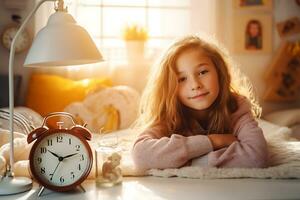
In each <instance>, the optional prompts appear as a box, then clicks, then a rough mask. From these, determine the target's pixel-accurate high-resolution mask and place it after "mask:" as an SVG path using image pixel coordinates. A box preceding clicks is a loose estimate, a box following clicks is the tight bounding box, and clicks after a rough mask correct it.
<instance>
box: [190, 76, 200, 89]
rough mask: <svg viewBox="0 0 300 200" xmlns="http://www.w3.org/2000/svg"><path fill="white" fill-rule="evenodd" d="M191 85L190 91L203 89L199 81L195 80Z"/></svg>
mask: <svg viewBox="0 0 300 200" xmlns="http://www.w3.org/2000/svg"><path fill="white" fill-rule="evenodd" d="M191 84H192V90H198V89H200V88H202V87H203V85H202V83H201V81H200V80H198V79H195V78H194V79H193V80H192V82H191Z"/></svg>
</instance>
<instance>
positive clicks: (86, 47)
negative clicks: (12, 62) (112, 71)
mask: <svg viewBox="0 0 300 200" xmlns="http://www.w3.org/2000/svg"><path fill="white" fill-rule="evenodd" d="M102 60H103V57H102V55H101V53H100V52H99V51H98V49H97V47H96V45H95V44H94V42H93V40H92V38H91V37H90V36H89V34H88V32H87V31H86V30H85V29H84V28H82V27H81V26H79V25H78V24H77V23H76V21H75V20H74V18H73V17H72V16H71V15H70V14H68V13H67V12H65V11H56V12H55V13H54V14H52V15H51V16H50V18H49V20H48V23H47V25H46V26H45V27H44V28H43V29H42V30H40V31H39V32H38V34H37V35H36V37H35V39H34V41H33V43H32V46H31V48H30V50H29V52H28V54H27V57H26V60H25V63H24V66H26V67H43V66H45V67H48V66H67V65H80V64H88V63H95V62H100V61H102Z"/></svg>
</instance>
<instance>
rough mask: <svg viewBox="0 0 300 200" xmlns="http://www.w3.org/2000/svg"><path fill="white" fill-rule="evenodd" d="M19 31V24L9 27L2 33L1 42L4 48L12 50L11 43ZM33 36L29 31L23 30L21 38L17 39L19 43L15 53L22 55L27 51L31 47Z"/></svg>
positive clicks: (16, 45) (16, 44)
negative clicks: (21, 53)
mask: <svg viewBox="0 0 300 200" xmlns="http://www.w3.org/2000/svg"><path fill="white" fill-rule="evenodd" d="M18 30H19V24H15V23H14V24H12V25H9V26H7V27H6V28H5V29H4V31H3V32H2V35H1V40H2V44H3V46H4V47H5V48H6V49H8V50H10V47H11V43H12V41H13V39H14V37H15V35H16V33H17V31H18ZM31 41H32V39H31V36H30V34H29V32H28V31H27V30H23V31H22V32H21V33H20V35H19V37H18V38H17V41H16V43H15V52H16V53H20V52H22V51H25V50H26V49H28V48H29V47H30V45H31Z"/></svg>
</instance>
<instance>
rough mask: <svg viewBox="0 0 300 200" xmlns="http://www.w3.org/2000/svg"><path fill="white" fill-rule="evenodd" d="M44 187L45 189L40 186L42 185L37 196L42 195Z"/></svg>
mask: <svg viewBox="0 0 300 200" xmlns="http://www.w3.org/2000/svg"><path fill="white" fill-rule="evenodd" d="M44 189H45V187H44V186H42V187H41V188H40V191H39V193H38V197H40V196H41V195H42V193H43V192H44Z"/></svg>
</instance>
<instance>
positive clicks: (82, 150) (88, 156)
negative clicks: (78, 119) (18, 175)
mask: <svg viewBox="0 0 300 200" xmlns="http://www.w3.org/2000/svg"><path fill="white" fill-rule="evenodd" d="M54 116H56V117H57V116H60V117H68V118H70V120H71V121H72V122H73V126H72V127H70V128H63V122H57V127H56V128H49V127H47V120H48V119H49V118H51V117H54ZM87 140H91V133H90V131H89V130H88V129H86V128H85V127H84V126H81V125H78V124H76V123H75V121H74V117H73V116H72V115H71V114H69V113H66V112H54V113H50V114H49V115H47V116H46V117H45V118H44V120H43V124H42V126H41V127H39V128H37V129H35V130H33V131H32V132H31V133H30V134H29V135H28V137H27V142H28V143H31V142H34V144H33V146H32V148H31V151H30V154H29V163H30V170H31V173H32V176H33V177H34V179H35V180H36V181H37V182H38V183H39V184H40V185H41V186H43V189H44V188H48V189H51V190H54V191H58V192H63V191H68V190H71V189H74V188H75V187H77V186H81V185H80V184H81V183H82V182H83V181H84V180H85V179H86V178H87V176H88V175H89V173H90V171H91V168H92V163H93V155H92V151H91V147H90V145H89V144H88V142H87Z"/></svg>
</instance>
